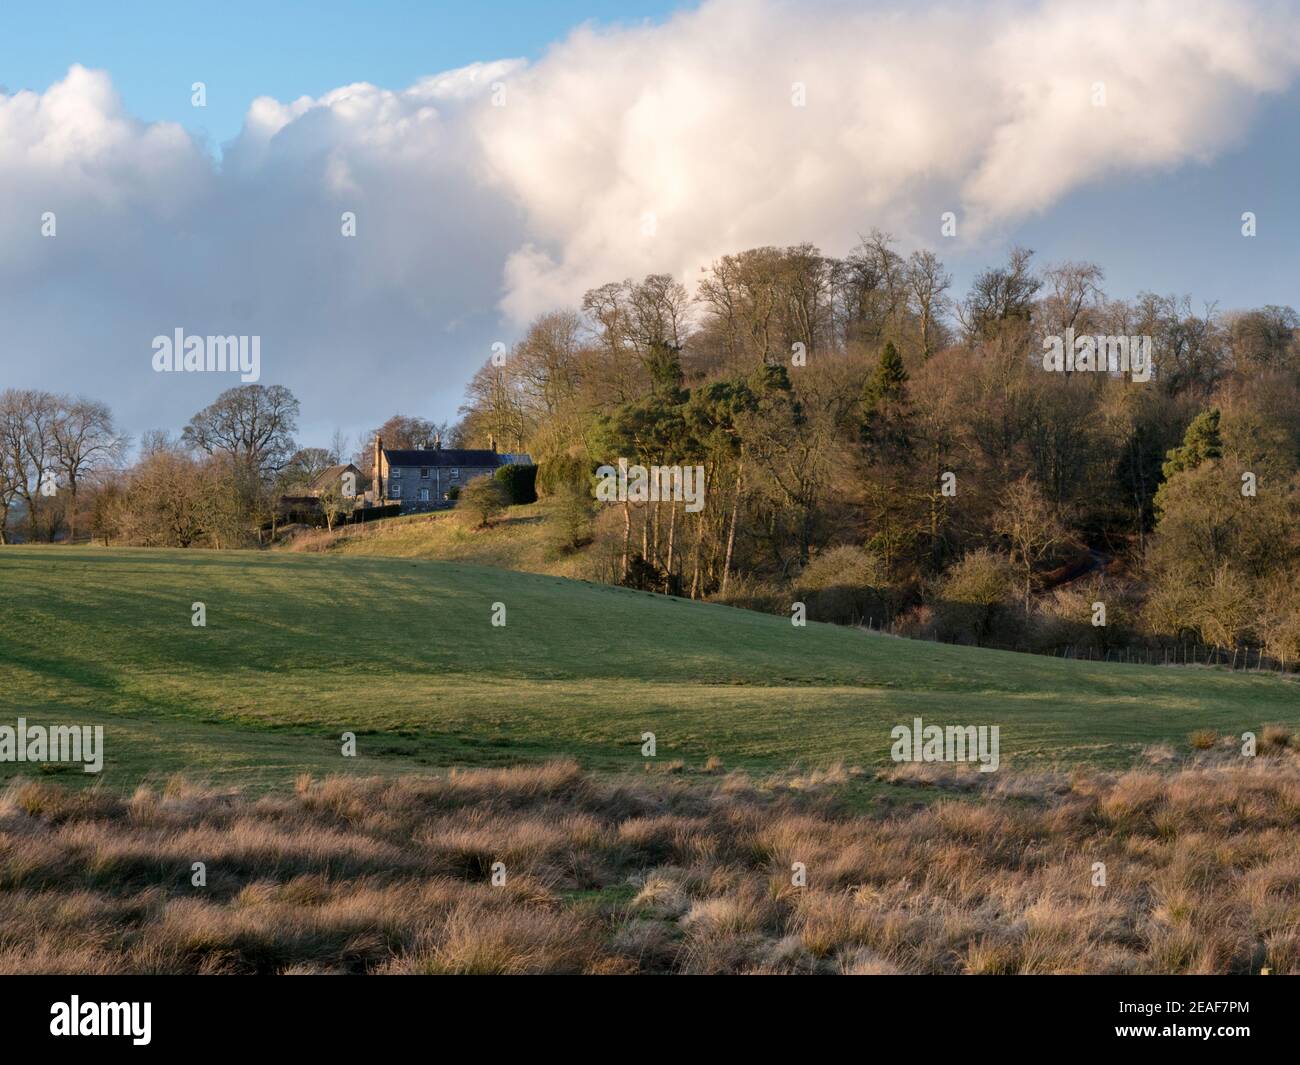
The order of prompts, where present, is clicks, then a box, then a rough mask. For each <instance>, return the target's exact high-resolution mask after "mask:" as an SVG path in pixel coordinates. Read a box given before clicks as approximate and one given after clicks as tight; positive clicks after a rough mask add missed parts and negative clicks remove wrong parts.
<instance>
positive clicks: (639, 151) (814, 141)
mask: <svg viewBox="0 0 1300 1065" xmlns="http://www.w3.org/2000/svg"><path fill="white" fill-rule="evenodd" d="M1298 62H1300V35H1298V34H1297V23H1296V20H1295V17H1294V12H1293V11H1292V10H1291V8H1290V7H1289V6H1277V5H1269V4H1263V3H1244V2H1230V0H1201V2H1192V0H1178V2H1175V0H1153V2H1151V3H1146V4H1143V5H1133V4H1131V3H1122V2H1117V0H1100V2H1096V3H1092V4H1089V5H1087V6H1084V5H1081V4H1074V3H1051V2H1048V3H1003V4H993V5H985V6H983V7H981V8H980V9H978V10H976V9H973V8H971V7H970V6H969V5H960V6H958V5H955V4H954V5H951V6H948V7H944V8H937V7H933V6H917V5H915V4H904V3H902V2H901V0H899V2H897V3H890V4H888V5H878V6H875V7H872V8H870V9H866V8H864V6H863V5H862V4H861V3H837V2H831V0H811V2H809V0H805V2H802V3H781V2H776V0H708V2H706V3H704V4H703V5H702V6H701V7H700V8H699V9H698V10H695V11H690V12H684V13H681V14H678V15H676V16H675V17H673V18H672V19H670V20H668V21H667V22H665V23H663V24H659V25H641V26H632V27H621V28H613V29H607V30H602V29H597V28H591V27H584V28H581V29H579V30H577V31H575V32H574V33H573V34H571V35H570V36H569V37H568V38H567V39H565V40H564V41H562V42H560V43H558V44H556V45H555V46H554V47H553V48H552V49H551V50H550V51H549V52H548V53H547V54H546V55H545V56H544V57H543V58H541V59H540V60H539V61H537V62H536V63H534V64H531V65H529V64H525V63H523V62H522V61H519V60H499V61H493V62H484V63H478V64H474V65H472V66H468V67H465V68H462V69H460V70H455V71H449V72H445V73H441V74H436V75H434V76H431V77H428V78H424V79H421V80H420V81H418V82H416V83H415V84H414V85H411V86H409V87H407V88H405V89H399V90H391V89H385V88H380V87H376V86H374V85H369V84H364V83H361V84H354V85H348V86H344V87H341V88H338V89H335V90H333V91H331V92H329V93H327V94H325V95H324V96H322V97H320V98H317V99H312V98H307V97H303V98H301V99H298V100H294V101H290V102H279V101H276V100H273V99H270V98H267V97H259V98H257V99H255V100H254V101H253V102H252V104H251V105H250V107H249V110H248V113H247V117H246V121H245V126H244V128H243V130H242V132H241V134H240V135H239V137H238V138H237V139H236V140H235V141H234V142H233V143H232V144H230V145H228V146H227V148H226V150H225V152H224V155H223V157H222V159H221V160H220V161H219V162H218V161H214V160H212V159H211V158H209V157H208V156H207V155H206V154H205V152H204V151H203V149H202V148H201V146H199V145H198V144H197V143H195V141H194V140H193V139H192V138H191V137H190V136H189V135H188V134H186V133H185V132H184V131H183V130H182V129H181V128H180V127H178V126H176V125H172V124H167V123H156V124H147V123H144V122H141V121H139V120H137V119H136V118H134V117H132V116H130V115H128V114H126V113H125V112H124V110H123V108H122V105H121V103H120V101H119V100H118V98H117V96H116V94H115V93H114V91H113V87H112V84H111V81H110V78H109V75H108V74H106V73H103V72H98V71H89V70H85V69H83V68H81V67H73V68H72V69H71V70H70V71H69V73H68V75H67V77H66V78H65V79H64V80H63V81H61V82H59V83H58V84H56V85H53V86H51V87H50V88H49V89H47V90H46V91H45V92H44V93H31V92H21V93H16V94H13V95H8V96H5V95H0V202H3V204H4V210H2V211H0V317H3V318H4V320H5V321H6V322H8V323H11V326H10V332H9V335H8V343H9V345H10V347H9V350H8V351H7V352H0V360H3V367H4V369H5V371H6V374H5V376H6V383H11V384H41V385H43V386H44V387H57V388H76V389H81V390H85V391H90V392H94V393H96V394H100V395H103V396H104V397H105V398H108V399H110V400H111V401H113V402H115V403H118V404H120V405H121V406H122V407H123V408H124V415H125V416H126V418H127V419H128V421H130V422H131V423H132V424H133V425H134V426H135V427H136V428H141V427H143V426H144V425H146V424H156V423H167V424H180V423H183V422H184V421H185V420H186V418H188V416H189V414H190V413H191V412H192V411H193V410H194V409H196V407H197V406H198V405H200V403H201V402H206V401H207V400H209V399H210V398H211V396H212V395H213V394H215V390H216V383H214V382H210V381H204V380H198V381H195V380H188V381H182V380H178V379H177V378H175V377H173V378H171V379H164V378H159V377H158V376H156V375H152V373H151V372H150V371H149V370H148V354H149V350H150V349H149V338H151V337H152V336H154V335H155V334H157V333H159V332H165V331H169V330H170V329H172V328H174V327H176V326H184V327H185V328H186V329H187V330H188V331H190V332H220V333H223V334H225V333H242V332H249V333H253V332H256V333H259V334H260V335H262V336H263V338H264V339H263V373H264V380H268V381H274V382H278V383H284V384H288V385H289V386H290V387H292V388H294V389H295V391H297V392H298V393H299V395H300V396H301V397H302V399H303V400H304V408H305V410H307V411H314V413H315V416H316V417H317V418H319V419H321V420H322V421H323V422H327V423H328V422H334V421H337V422H342V423H344V424H354V423H353V422H352V421H350V418H355V424H367V423H369V422H371V421H373V420H374V419H375V417H376V416H383V415H386V414H387V413H391V411H392V410H393V409H396V408H398V407H402V408H410V409H411V410H416V409H420V410H424V411H430V412H434V411H435V409H436V411H437V412H441V413H450V410H451V409H452V407H453V405H454V402H455V398H456V396H457V395H458V394H459V392H460V389H461V386H462V384H463V382H464V380H465V379H466V378H467V377H468V375H469V373H470V372H472V370H473V368H474V367H475V366H477V365H478V364H480V363H481V362H482V361H483V360H484V359H485V358H486V357H487V355H488V354H489V352H490V345H491V343H492V342H493V341H494V340H499V339H509V334H508V328H510V327H511V326H509V325H508V324H507V323H503V322H502V321H501V319H500V315H501V313H502V312H503V311H504V312H505V314H506V315H507V317H508V322H509V323H513V325H515V326H517V324H518V323H519V322H522V321H524V320H526V319H527V318H528V317H530V316H531V315H533V314H535V313H538V312H540V311H542V310H545V309H547V308H549V307H552V306H555V305H557V304H561V303H572V302H575V301H576V300H577V299H579V298H580V296H581V294H582V292H583V291H584V290H585V289H586V288H588V287H590V286H592V285H596V284H600V283H602V282H604V281H608V280H611V279H614V278H619V277H624V276H631V275H638V274H641V273H644V272H647V271H650V270H668V271H672V272H674V273H677V274H678V275H679V276H683V277H687V278H690V277H694V276H697V273H698V269H699V267H700V266H701V265H703V264H705V263H707V262H709V261H710V260H711V259H713V258H715V257H716V256H718V255H720V254H722V253H724V252H728V251H733V250H737V249H740V248H744V247H749V246H753V245H756V244H764V243H790V242H795V241H801V240H811V241H814V242H816V243H819V244H820V245H822V246H823V247H824V248H826V249H827V250H828V251H832V252H842V251H844V250H846V247H847V245H848V244H849V243H851V242H852V240H853V239H854V234H855V233H857V232H861V231H865V230H866V229H869V228H870V227H871V226H873V225H875V226H880V227H882V228H885V229H889V230H891V231H893V232H894V233H896V234H898V235H900V236H903V237H905V238H910V239H913V240H918V241H924V242H926V243H931V244H937V239H936V237H937V229H938V221H939V220H938V215H939V212H940V211H942V210H954V211H957V212H958V214H959V216H960V218H961V229H960V232H961V234H962V236H963V238H964V239H965V240H967V241H970V240H973V239H976V238H978V236H979V235H980V234H981V233H984V234H997V233H998V232H999V231H1000V230H1001V229H1002V228H1004V227H1009V226H1012V225H1014V224H1015V223H1016V222H1017V221H1018V220H1020V219H1023V218H1025V217H1026V216H1028V215H1031V214H1033V213H1035V212H1041V211H1044V210H1047V209H1049V208H1051V206H1052V205H1053V204H1055V203H1057V202H1059V201H1060V199H1061V198H1062V197H1063V196H1065V195H1067V194H1068V193H1070V192H1071V191H1072V190H1074V189H1077V188H1079V187H1080V186H1082V185H1084V184H1087V183H1089V182H1092V181H1095V180H1098V179H1100V178H1104V177H1108V176H1113V175H1124V174H1135V173H1137V174H1140V173H1149V172H1160V171H1163V170H1165V169H1168V168H1172V167H1176V166H1179V165H1181V164H1185V163H1188V162H1200V161H1205V160H1208V159H1210V158H1212V157H1214V156H1215V155H1216V154H1218V153H1221V152H1222V151H1224V150H1225V149H1227V148H1229V147H1231V146H1232V145H1233V144H1235V143H1236V142H1237V140H1238V139H1239V138H1240V136H1241V135H1242V132H1243V130H1244V129H1245V128H1246V126H1247V124H1248V123H1249V121H1250V118H1251V115H1252V110H1253V108H1254V106H1255V105H1256V102H1257V100H1258V98H1259V97H1260V96H1261V95H1262V94H1264V93H1268V92H1275V91H1279V90H1281V89H1284V88H1286V87H1287V86H1288V85H1289V84H1290V83H1291V81H1292V79H1293V78H1294V77H1295V74H1296V68H1297V63H1298ZM796 82H800V83H803V84H804V86H805V87H806V94H807V104H806V106H804V107H795V106H792V102H791V93H792V86H793V84H794V83H796ZM1095 82H1104V83H1105V87H1106V105H1105V106H1104V107H1094V106H1093V105H1092V87H1093V85H1094V83H1095ZM494 86H504V103H505V106H494V99H493V97H494V94H495V91H494ZM496 95H499V94H496ZM48 210H53V211H56V212H57V213H58V217H59V236H58V238H57V239H56V240H53V241H51V240H46V239H42V238H41V237H40V235H39V218H40V215H41V213H42V212H44V211H48ZM343 211H355V212H356V213H357V216H358V236H357V238H355V240H351V239H347V238H342V237H341V236H340V234H339V216H340V214H341V212H343ZM648 216H653V222H654V225H653V230H654V232H653V235H646V233H645V231H644V230H645V225H646V221H647V217H648ZM503 334H504V335H503ZM30 351H36V352H46V353H50V356H51V357H50V359H49V360H48V361H46V362H42V360H41V359H39V358H37V359H32V358H24V357H23V353H25V352H30ZM15 353H17V354H15ZM51 367H54V369H51ZM196 376H198V377H199V378H202V376H203V375H196ZM340 407H342V408H344V409H343V410H340Z"/></svg>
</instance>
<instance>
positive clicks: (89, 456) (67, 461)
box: [50, 399, 127, 540]
mask: <svg viewBox="0 0 1300 1065" xmlns="http://www.w3.org/2000/svg"><path fill="white" fill-rule="evenodd" d="M50 430H51V434H52V436H53V438H54V453H55V461H56V462H57V463H58V466H59V469H60V470H61V471H62V473H63V478H64V480H65V482H66V484H67V487H68V495H69V505H68V508H67V518H68V539H69V540H72V539H74V538H75V537H76V535H77V490H78V487H79V486H80V484H81V483H82V481H83V480H84V479H85V478H86V477H87V476H88V475H91V474H94V473H97V472H99V471H101V470H104V469H107V468H109V467H111V466H113V465H116V464H117V463H118V462H119V461H120V460H121V458H122V454H123V452H124V451H125V450H126V445H127V439H126V437H125V436H123V435H122V434H121V433H119V432H118V431H117V428H116V427H115V426H114V424H113V415H112V413H111V412H110V411H109V409H108V407H107V406H106V405H105V404H103V403H98V402H95V401H92V400H87V399H73V400H64V401H63V402H61V403H60V405H59V409H58V412H57V414H56V416H55V418H54V420H53V422H52V423H51V427H50Z"/></svg>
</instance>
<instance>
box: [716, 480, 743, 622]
mask: <svg viewBox="0 0 1300 1065" xmlns="http://www.w3.org/2000/svg"><path fill="white" fill-rule="evenodd" d="M744 484H745V464H744V462H741V464H740V465H739V466H738V467H737V469H736V498H735V500H734V501H733V502H732V504H731V531H730V532H728V533H727V554H726V557H725V558H724V559H723V562H722V590H721V594H722V595H723V596H724V597H725V596H726V594H727V583H728V581H729V580H730V578H731V554H732V550H733V549H734V548H735V546H736V518H737V517H738V516H739V514H740V493H741V490H742V489H743V488H744Z"/></svg>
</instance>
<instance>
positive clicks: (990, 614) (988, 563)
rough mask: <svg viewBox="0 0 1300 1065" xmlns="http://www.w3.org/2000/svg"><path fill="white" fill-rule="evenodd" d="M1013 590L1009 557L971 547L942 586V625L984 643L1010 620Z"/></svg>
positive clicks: (954, 634)
mask: <svg viewBox="0 0 1300 1065" xmlns="http://www.w3.org/2000/svg"><path fill="white" fill-rule="evenodd" d="M1014 594H1015V586H1014V579H1013V575H1012V572H1011V566H1010V564H1009V563H1008V562H1007V560H1006V559H1005V558H1003V557H1002V556H1001V555H999V554H997V553H995V552H993V551H988V550H983V549H981V550H979V551H972V552H970V554H968V555H966V556H965V557H964V558H963V559H962V560H961V561H960V562H958V563H957V564H956V565H955V566H953V567H952V569H950V570H949V571H948V572H947V573H946V574H945V575H944V578H943V581H942V582H941V584H940V586H939V600H940V601H939V603H938V604H937V606H938V609H939V613H940V615H941V619H940V627H941V629H942V630H944V631H945V632H946V633H947V634H948V635H950V636H952V637H954V638H957V639H961V640H970V641H973V642H974V643H977V644H978V643H981V642H983V641H984V640H987V639H988V638H989V637H990V636H991V635H992V634H993V632H994V630H995V629H996V628H997V627H998V626H999V625H1000V624H1001V623H1003V622H1005V621H1006V620H1007V613H1008V610H1007V608H1008V606H1009V605H1010V604H1011V602H1012V599H1013V596H1014Z"/></svg>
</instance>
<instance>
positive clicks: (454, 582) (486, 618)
mask: <svg viewBox="0 0 1300 1065" xmlns="http://www.w3.org/2000/svg"><path fill="white" fill-rule="evenodd" d="M194 602H203V603H204V604H205V605H206V608H207V626H206V627H205V628H196V627H194V626H193V625H192V624H191V604H192V603H194ZM494 603H503V604H505V609H506V625H505V626H504V627H494V626H493V625H492V623H491V621H492V613H493V604H494ZM19 715H23V716H25V717H26V718H27V719H28V720H29V722H31V723H69V724H71V723H85V724H96V723H99V724H103V725H105V734H106V741H105V742H106V749H107V758H106V765H105V770H104V773H103V778H104V782H105V783H106V784H109V785H111V786H120V787H129V786H132V785H133V784H134V783H135V782H136V781H138V780H140V779H142V778H148V777H156V776H159V775H163V774H167V773H171V772H175V771H179V770H185V771H188V772H190V773H192V774H197V775H202V776H205V777H207V778H209V779H215V780H218V781H229V782H231V783H238V784H241V785H246V786H249V785H251V786H263V785H270V784H278V783H283V782H284V781H285V780H287V779H289V778H291V777H292V776H293V775H294V774H296V773H298V772H301V771H303V770H310V771H313V772H332V771H356V772H365V773H397V772H408V771H411V770H419V769H422V768H426V767H431V766H438V767H444V766H450V765H499V764H505V763H512V762H517V761H521V760H532V759H539V758H547V757H554V756H557V755H571V756H573V757H575V758H577V759H578V760H579V761H580V762H582V763H583V764H585V765H588V766H591V767H593V768H596V769H617V768H634V769H635V768H639V767H640V766H641V764H642V761H643V760H642V758H641V754H640V744H641V734H642V733H643V732H647V731H650V732H654V733H655V734H656V737H657V740H658V760H659V761H660V762H665V761H670V760H673V759H683V760H685V761H687V762H688V763H689V764H691V765H695V764H698V763H699V762H702V761H703V760H704V759H705V758H707V757H708V756H710V755H716V756H718V757H720V758H721V759H722V760H723V762H724V764H725V765H726V766H727V767H729V768H730V767H734V766H744V767H749V768H753V769H757V770H766V769H785V768H787V767H789V766H791V765H793V764H796V763H798V764H801V765H804V766H820V765H826V764H830V763H833V762H836V761H843V762H845V763H847V764H849V765H862V766H872V765H880V764H883V763H885V762H886V761H887V759H888V750H889V745H890V739H889V730H890V729H891V728H892V727H893V726H894V725H896V724H901V723H909V722H910V721H911V719H912V718H913V717H915V716H920V717H922V718H924V719H925V721H926V722H927V723H933V724H943V725H948V724H974V725H995V724H996V725H999V726H1001V745H1002V760H1003V763H1004V765H1007V766H1019V767H1024V766H1030V765H1034V766H1041V765H1043V764H1062V765H1070V764H1074V763H1076V762H1078V761H1081V760H1085V761H1090V762H1093V763H1097V764H1103V765H1112V766H1114V765H1124V764H1128V763H1130V762H1131V761H1133V760H1134V759H1135V758H1136V757H1137V756H1138V755H1139V754H1140V752H1141V750H1142V748H1144V747H1145V746H1146V745H1148V744H1152V743H1157V742H1168V743H1170V744H1174V745H1176V746H1178V747H1180V748H1185V746H1186V740H1187V736H1188V734H1189V733H1190V732H1191V731H1192V730H1194V729H1198V728H1213V729H1217V730H1219V731H1221V732H1223V733H1233V734H1239V733H1241V732H1242V731H1245V730H1247V729H1252V730H1258V729H1259V727H1260V726H1261V725H1262V724H1264V723H1266V722H1286V723H1289V724H1291V725H1293V726H1294V725H1300V686H1297V684H1296V683H1294V682H1289V681H1285V680H1282V679H1279V678H1276V677H1272V676H1267V675H1251V674H1241V673H1237V674H1231V673H1229V672H1227V671H1226V670H1210V669H1204V668H1195V669H1174V668H1169V669H1163V668H1145V667H1138V666H1125V665H1114V664H1112V665H1105V664H1099V663H1088V662H1076V661H1061V660H1056V659H1051V658H1044V657H1038V656H1029V655H1017V654H1010V653H1005V652H998V651H986V650H978V649H972V648H960V647H951V646H946V645H936V644H929V643H921V642H913V641H907V640H898V639H892V638H889V637H884V636H872V635H868V634H864V633H862V632H858V631H852V630H848V629H842V628H836V627H834V626H829V625H819V624H811V623H810V624H809V625H808V626H807V627H806V628H796V627H794V626H792V625H791V624H790V623H789V622H788V621H787V620H784V619H782V618H778V617H771V616H767V615H763V614H757V613H751V612H747V611H741V610H734V609H730V608H727V607H721V606H714V605H710V604H702V603H691V602H688V601H685V600H680V599H670V598H665V597H662V596H655V595H650V594H647V593H639V592H633V591H628V590H625V589H620V588H612V587H607V586H601V585H590V584H585V583H582V582H576V581H569V580H565V579H562V578H558V577H550V576H544V575H540V574H533V573H522V572H511V571H507V570H500V569H493V568H489V567H485V566H474V565H464V564H458V563H451V562H437V561H429V560H416V559H407V558H372V557H359V556H352V555H344V556H337V555H333V554H325V555H319V554H305V553H304V554H294V553H288V552H207V551H162V550H144V549H104V548H63V547H5V548H0V724H6V723H7V724H13V720H14V719H15V718H16V717H17V716H19ZM345 731H351V732H354V733H356V735H357V737H358V757H357V758H355V759H345V758H343V757H341V755H340V749H339V748H340V740H339V737H340V736H341V734H342V733H343V732H345ZM20 768H21V769H22V770H23V771H25V772H26V773H28V774H31V773H32V767H31V766H24V767H18V766H15V765H13V764H0V776H11V775H13V774H14V773H15V772H16V771H18V770H19V769H20ZM55 775H56V776H57V777H58V779H61V780H66V781H69V782H78V783H79V782H83V781H85V780H89V779H93V778H92V777H90V775H88V774H84V773H82V772H81V771H80V769H78V768H75V767H60V768H59V769H58V770H57V773H56V774H55Z"/></svg>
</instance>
